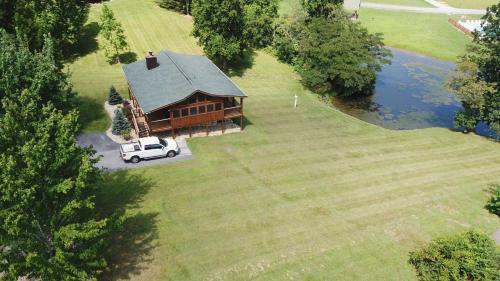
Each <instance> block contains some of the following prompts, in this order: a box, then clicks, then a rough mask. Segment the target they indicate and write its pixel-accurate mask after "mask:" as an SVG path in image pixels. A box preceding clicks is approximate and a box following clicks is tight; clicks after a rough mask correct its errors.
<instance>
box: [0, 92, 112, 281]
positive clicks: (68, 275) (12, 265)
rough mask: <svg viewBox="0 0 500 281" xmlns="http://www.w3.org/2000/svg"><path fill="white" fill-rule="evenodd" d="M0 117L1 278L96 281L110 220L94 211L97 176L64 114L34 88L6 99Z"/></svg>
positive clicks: (72, 117) (70, 117)
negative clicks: (41, 101) (2, 275)
mask: <svg viewBox="0 0 500 281" xmlns="http://www.w3.org/2000/svg"><path fill="white" fill-rule="evenodd" d="M3 106H4V109H5V113H4V114H3V116H2V117H1V118H0V159H2V161H0V244H1V245H2V247H3V249H2V251H0V260H2V262H1V263H0V271H1V272H4V273H5V274H6V275H5V276H4V278H3V279H2V280H9V281H10V280H12V281H14V280H18V278H20V277H23V276H25V277H31V278H36V279H40V280H49V281H51V280H54V281H55V280H64V281H70V280H71V281H73V280H74V281H81V280H96V278H97V276H98V275H99V274H100V272H101V271H102V270H103V269H104V268H105V266H106V262H105V259H104V258H103V253H104V252H105V250H104V248H103V247H104V245H105V241H106V235H107V231H108V230H107V224H108V220H107V219H106V218H103V217H100V216H99V215H98V214H96V212H95V210H94V197H95V194H96V191H97V182H98V179H99V177H100V175H99V170H98V169H97V168H96V167H95V166H94V164H95V160H93V152H92V151H91V150H89V149H86V148H80V147H79V146H77V144H76V141H75V135H76V133H77V127H78V126H77V119H78V115H77V113H76V112H74V111H73V112H70V113H68V114H63V113H62V112H61V111H59V110H57V109H56V108H54V106H53V105H52V104H51V103H50V102H49V103H47V104H46V105H43V106H40V96H39V95H38V94H36V93H34V92H32V91H30V90H28V89H25V90H23V91H21V92H20V95H18V96H16V97H6V98H4V99H3Z"/></svg>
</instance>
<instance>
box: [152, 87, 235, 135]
mask: <svg viewBox="0 0 500 281" xmlns="http://www.w3.org/2000/svg"><path fill="white" fill-rule="evenodd" d="M234 103H235V101H234V98H232V97H231V98H223V97H214V96H210V95H206V94H203V93H196V94H194V95H192V96H191V97H189V98H187V99H186V100H183V101H181V102H179V103H177V104H174V105H171V106H168V107H166V108H163V109H159V110H157V111H154V112H151V113H149V114H148V121H149V122H153V121H155V120H165V119H168V120H169V122H170V126H171V127H172V128H173V129H177V128H185V127H189V126H194V125H205V124H207V123H210V122H214V121H222V120H224V107H225V105H232V104H234Z"/></svg>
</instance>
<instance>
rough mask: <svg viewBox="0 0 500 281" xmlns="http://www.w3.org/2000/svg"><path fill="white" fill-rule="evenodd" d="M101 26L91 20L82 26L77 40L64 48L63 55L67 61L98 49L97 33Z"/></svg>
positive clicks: (70, 61)
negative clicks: (72, 44)
mask: <svg viewBox="0 0 500 281" xmlns="http://www.w3.org/2000/svg"><path fill="white" fill-rule="evenodd" d="M100 31H101V28H100V27H99V24H98V23H97V22H91V23H88V24H86V25H85V26H84V27H83V30H82V34H81V36H80V38H79V40H78V42H77V43H76V44H75V45H74V46H71V47H68V48H66V49H65V50H64V57H65V58H66V62H67V63H72V62H74V61H75V60H77V59H78V58H80V57H83V56H85V55H88V54H91V53H93V52H95V51H97V50H98V49H99V44H98V43H97V35H99V32H100Z"/></svg>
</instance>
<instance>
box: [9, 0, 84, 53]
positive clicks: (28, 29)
mask: <svg viewBox="0 0 500 281" xmlns="http://www.w3.org/2000/svg"><path fill="white" fill-rule="evenodd" d="M0 8H1V11H0V27H2V28H4V29H6V30H7V31H8V32H9V33H12V34H14V33H16V32H18V33H20V34H23V35H25V36H26V37H27V39H28V43H29V46H30V47H31V48H32V49H39V48H42V46H43V44H44V36H45V35H46V34H50V35H51V36H52V37H53V38H54V41H55V44H56V45H57V46H64V45H72V44H74V43H76V42H77V40H78V38H79V35H80V34H81V31H82V28H83V26H84V24H85V22H86V21H87V17H88V12H89V3H88V1H87V0H64V1H38V0H23V1H16V0H1V1H0Z"/></svg>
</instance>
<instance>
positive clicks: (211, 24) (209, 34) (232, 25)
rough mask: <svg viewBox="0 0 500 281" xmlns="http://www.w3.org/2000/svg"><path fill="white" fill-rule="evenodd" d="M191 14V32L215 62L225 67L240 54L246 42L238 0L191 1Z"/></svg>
mask: <svg viewBox="0 0 500 281" xmlns="http://www.w3.org/2000/svg"><path fill="white" fill-rule="evenodd" d="M193 17H194V28H193V35H194V36H195V37H196V38H197V39H198V43H199V44H200V45H201V46H202V47H203V50H204V51H205V54H206V55H207V56H208V57H209V58H211V59H212V60H214V61H215V63H217V64H219V65H221V66H222V67H223V68H227V66H228V64H229V63H231V62H234V61H235V60H237V59H238V58H240V57H241V56H242V55H243V51H244V50H245V49H246V48H247V47H248V44H247V41H246V40H245V36H244V32H245V17H244V6H243V4H242V1H241V0H198V1H195V2H194V5H193Z"/></svg>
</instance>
